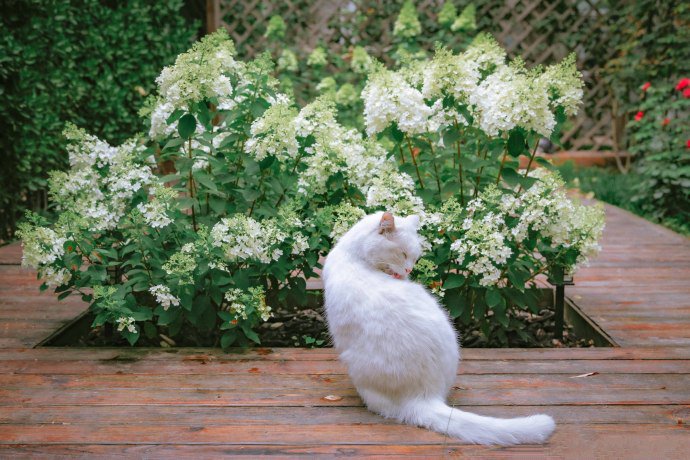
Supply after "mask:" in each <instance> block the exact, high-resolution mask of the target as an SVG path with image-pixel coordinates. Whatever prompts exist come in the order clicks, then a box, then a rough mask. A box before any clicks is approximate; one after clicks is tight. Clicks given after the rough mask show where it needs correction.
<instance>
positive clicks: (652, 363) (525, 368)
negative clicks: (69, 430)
mask: <svg viewBox="0 0 690 460" xmlns="http://www.w3.org/2000/svg"><path fill="white" fill-rule="evenodd" d="M200 369H203V372H204V373H213V374H222V375H235V374H246V373H255V374H259V373H264V374H275V375H283V374H319V375H321V374H344V373H346V369H345V367H344V366H343V365H342V364H341V363H339V362H337V361H330V362H320V361H248V362H245V361H233V362H220V361H213V360H211V361H205V360H200V361H192V362H183V361H160V362H156V363H155V365H153V364H152V363H151V362H147V361H140V360H133V361H129V360H125V361H122V360H120V361H115V360H113V361H97V362H88V361H41V360H37V361H34V360H2V361H0V373H9V372H13V373H17V374H74V373H92V374H108V373H115V372H121V373H127V374H163V375H168V374H198V373H199V372H200ZM584 372H599V373H602V374H630V373H639V374H665V373H668V374H687V373H690V360H670V359H669V360H653V359H648V360H643V361H633V360H620V361H617V360H595V359H588V360H565V361H559V360H521V361H511V360H497V361H479V360H477V361H473V360H467V361H464V362H463V363H462V364H461V366H460V374H573V375H577V374H581V373H584Z"/></svg>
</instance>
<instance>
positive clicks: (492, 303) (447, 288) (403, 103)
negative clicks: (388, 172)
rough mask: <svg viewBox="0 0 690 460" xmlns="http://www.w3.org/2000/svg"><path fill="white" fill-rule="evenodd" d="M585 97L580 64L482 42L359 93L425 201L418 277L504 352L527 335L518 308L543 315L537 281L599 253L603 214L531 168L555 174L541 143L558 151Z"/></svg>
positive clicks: (408, 67)
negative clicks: (550, 61) (530, 65)
mask: <svg viewBox="0 0 690 460" xmlns="http://www.w3.org/2000/svg"><path fill="white" fill-rule="evenodd" d="M582 88H583V83H582V79H581V76H580V73H579V72H578V71H577V69H576V67H575V57H574V56H573V55H571V56H569V57H568V58H566V59H565V60H564V61H563V62H561V63H559V64H555V65H552V66H549V67H546V68H542V67H537V68H534V69H527V68H526V66H525V64H524V63H523V62H522V61H521V60H519V59H517V60H515V61H513V62H506V54H505V51H504V50H503V49H502V48H501V47H500V46H499V45H498V44H497V43H496V42H495V41H494V39H493V38H492V37H490V36H488V35H479V36H478V37H477V38H476V39H475V40H474V41H473V43H472V44H471V46H469V47H468V48H467V49H466V50H465V51H464V52H462V53H459V54H455V53H453V52H451V51H449V50H447V49H444V48H442V47H441V48H438V49H437V51H436V53H435V55H434V56H433V58H431V59H429V60H422V61H408V62H407V63H406V64H405V65H403V66H401V68H399V69H398V70H395V71H392V70H389V69H386V68H384V67H383V66H379V67H378V68H376V69H375V70H374V71H373V72H372V74H371V75H370V76H369V79H368V82H367V84H366V86H365V88H364V90H363V92H362V98H363V100H364V116H365V123H366V132H367V133H368V135H369V136H371V137H376V138H378V139H380V140H381V141H382V142H387V143H388V144H389V145H391V146H392V149H391V150H392V152H395V153H394V154H395V156H396V158H397V161H398V164H399V168H400V170H401V171H404V172H407V173H408V175H409V176H410V177H413V178H414V180H415V188H416V191H417V196H419V197H421V198H422V200H423V207H424V209H425V219H424V222H425V225H424V234H425V236H426V238H427V241H428V242H429V247H430V250H429V252H428V254H427V255H426V257H425V260H426V261H425V265H424V266H423V267H424V269H423V272H424V273H421V272H420V273H419V274H420V275H421V276H422V278H423V279H424V280H425V281H426V282H427V283H428V284H429V286H430V288H432V290H434V291H435V292H437V293H438V294H439V295H440V296H442V297H443V299H444V301H445V303H446V306H447V307H448V308H449V310H450V312H451V313H452V315H453V316H454V317H458V318H459V320H460V321H461V322H465V323H475V322H479V323H480V324H481V326H482V329H483V332H484V334H485V336H487V337H489V336H493V337H494V338H496V339H498V340H499V341H500V342H502V343H509V342H510V337H509V335H510V334H513V335H517V336H520V334H522V330H521V329H522V326H521V324H520V322H519V321H517V319H516V318H515V316H516V315H515V314H514V313H515V312H516V311H517V310H519V309H523V308H529V309H532V310H533V311H536V308H537V300H538V297H539V295H538V292H537V289H536V284H535V283H534V281H535V278H536V277H537V276H538V275H540V274H545V275H546V276H558V274H559V273H561V272H562V270H561V269H563V270H565V271H567V272H573V271H574V270H575V269H576V268H577V266H578V265H580V264H582V263H584V262H586V260H587V258H588V257H590V256H592V255H594V254H595V253H596V252H597V251H598V245H597V241H598V239H599V238H600V236H601V231H602V228H603V211H602V209H601V208H599V207H596V206H594V207H587V206H583V205H580V204H577V203H576V202H574V201H572V200H571V199H570V198H569V197H568V196H567V195H566V193H565V189H564V183H563V181H562V180H561V179H560V177H559V176H558V175H557V174H556V173H552V172H549V171H548V169H539V170H534V166H536V164H540V165H542V166H544V167H546V168H549V167H550V164H548V162H546V161H545V160H543V159H542V158H540V157H537V156H536V148H537V145H538V142H539V140H540V139H541V138H544V137H546V138H550V139H551V140H552V141H553V142H556V143H557V142H558V138H559V131H560V128H561V126H562V123H563V122H564V121H565V120H566V117H567V116H568V115H574V114H575V113H576V112H577V109H578V106H579V104H580V101H581V99H582V94H583V93H582ZM521 160H522V162H523V165H524V166H526V168H524V169H520V161H521ZM430 266H434V267H435V271H433V274H434V275H435V276H432V274H431V272H430V268H429V267H430ZM509 333H510V334H509Z"/></svg>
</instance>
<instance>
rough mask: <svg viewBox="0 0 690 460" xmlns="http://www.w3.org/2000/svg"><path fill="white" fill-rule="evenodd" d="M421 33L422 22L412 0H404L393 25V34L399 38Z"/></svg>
mask: <svg viewBox="0 0 690 460" xmlns="http://www.w3.org/2000/svg"><path fill="white" fill-rule="evenodd" d="M420 33H422V24H421V23H420V22H419V17H418V16H417V9H416V8H415V6H414V3H413V2H412V0H406V1H405V3H404V4H403V7H402V9H401V10H400V14H399V15H398V18H397V19H396V21H395V24H394V25H393V35H395V36H396V37H399V38H405V39H407V38H414V37H416V36H417V35H419V34H420Z"/></svg>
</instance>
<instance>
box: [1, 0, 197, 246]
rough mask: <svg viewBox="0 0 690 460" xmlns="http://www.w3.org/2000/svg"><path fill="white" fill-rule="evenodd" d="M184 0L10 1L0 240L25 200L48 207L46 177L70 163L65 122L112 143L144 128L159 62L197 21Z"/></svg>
mask: <svg viewBox="0 0 690 460" xmlns="http://www.w3.org/2000/svg"><path fill="white" fill-rule="evenodd" d="M181 7H182V0H175V1H172V2H150V1H146V0H132V1H130V2H126V3H123V4H122V5H120V3H119V2H93V1H78V0H73V1H56V0H9V1H8V2H4V6H3V13H2V19H1V20H0V21H2V28H3V34H2V36H1V38H0V87H1V88H2V90H1V92H0V117H1V118H2V119H3V120H4V123H3V126H4V129H5V132H4V133H3V135H2V137H1V139H0V148H1V149H2V151H3V160H4V161H3V168H2V172H0V180H1V181H2V182H1V183H2V184H3V187H2V189H1V190H0V239H7V238H10V237H11V236H12V233H13V229H14V225H15V221H16V219H17V217H18V216H19V215H21V214H22V213H23V209H24V208H26V207H29V208H36V207H40V208H43V207H45V199H44V198H41V197H43V196H44V195H45V189H46V179H47V177H48V172H49V171H51V170H53V169H64V168H65V167H66V166H67V155H66V153H65V141H64V139H63V137H62V136H61V135H60V134H61V132H62V130H63V129H64V127H65V122H66V121H71V122H73V123H75V124H77V125H79V126H85V127H88V129H89V131H91V132H93V133H96V134H97V135H98V136H100V137H103V138H105V139H107V140H108V141H110V142H116V143H119V142H122V141H123V140H125V139H126V138H127V137H129V136H131V135H132V133H134V132H137V131H139V130H141V129H142V127H143V126H142V125H141V121H140V119H139V118H138V116H137V111H138V109H139V108H140V106H141V104H142V102H143V101H144V99H145V97H146V96H147V95H148V94H149V92H150V91H151V90H152V89H153V80H154V78H155V76H156V75H157V74H158V72H159V71H160V68H161V67H162V66H163V65H165V64H167V63H169V62H171V61H172V60H173V59H174V57H175V56H176V55H177V54H178V53H179V52H180V51H182V50H184V49H186V48H187V47H188V45H189V43H190V42H191V40H192V38H193V36H194V34H195V31H196V27H197V24H194V23H191V22H190V21H188V20H185V19H184V18H183V16H182V15H181V14H180V9H181Z"/></svg>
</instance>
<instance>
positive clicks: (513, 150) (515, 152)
mask: <svg viewBox="0 0 690 460" xmlns="http://www.w3.org/2000/svg"><path fill="white" fill-rule="evenodd" d="M524 152H525V135H524V134H523V133H522V130H521V129H513V130H512V131H511V132H510V136H508V154H509V155H510V156H511V157H515V158H517V157H519V156H520V155H522V154H523V153H524Z"/></svg>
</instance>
